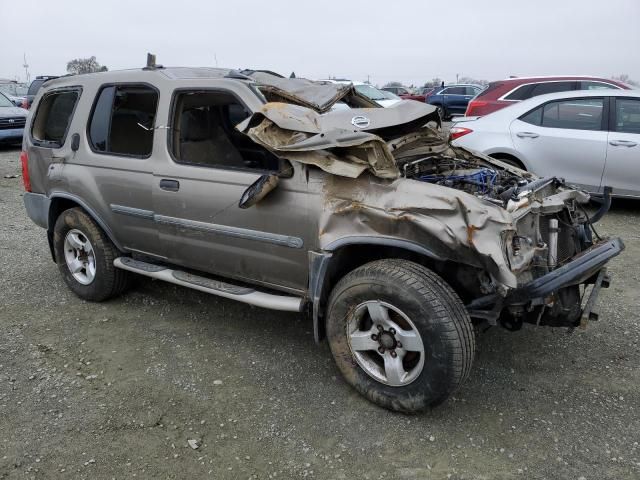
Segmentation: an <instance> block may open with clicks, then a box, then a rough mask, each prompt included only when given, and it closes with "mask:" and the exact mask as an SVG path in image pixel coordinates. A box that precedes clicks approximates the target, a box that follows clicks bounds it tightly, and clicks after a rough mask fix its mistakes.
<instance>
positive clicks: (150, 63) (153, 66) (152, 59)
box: [143, 53, 164, 70]
mask: <svg viewBox="0 0 640 480" xmlns="http://www.w3.org/2000/svg"><path fill="white" fill-rule="evenodd" d="M160 68H164V67H163V66H162V65H158V64H157V63H156V56H155V54H153V53H147V66H146V67H144V68H143V70H158V69H160Z"/></svg>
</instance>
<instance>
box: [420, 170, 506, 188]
mask: <svg viewBox="0 0 640 480" xmlns="http://www.w3.org/2000/svg"><path fill="white" fill-rule="evenodd" d="M418 179H419V180H422V181H423V182H428V183H437V184H441V185H445V186H453V185H455V184H456V183H464V184H467V185H474V186H476V187H478V190H479V192H480V193H489V192H490V191H491V189H492V188H493V185H494V184H495V182H496V180H497V179H498V172H496V171H495V170H491V169H490V168H481V169H479V170H477V171H475V172H474V173H471V174H467V175H423V176H422V177H418Z"/></svg>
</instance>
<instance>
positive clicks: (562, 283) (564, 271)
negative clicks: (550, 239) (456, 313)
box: [466, 238, 624, 316]
mask: <svg viewBox="0 0 640 480" xmlns="http://www.w3.org/2000/svg"><path fill="white" fill-rule="evenodd" d="M623 250H624V243H623V242H622V239H620V238H613V239H608V240H603V241H601V242H599V243H597V244H595V245H593V246H591V247H590V248H588V249H587V250H584V251H582V252H580V253H579V254H577V255H576V256H575V257H573V259H572V260H571V261H570V262H569V263H566V264H564V265H563V266H561V267H559V268H557V269H555V270H553V271H551V272H549V273H547V274H546V275H543V276H541V277H539V278H536V279H535V280H532V281H531V282H529V283H527V284H525V285H522V286H520V287H518V288H515V289H513V290H511V291H510V292H509V293H508V294H507V295H506V297H500V296H499V295H498V294H490V295H485V296H484V297H480V298H477V299H475V300H473V301H472V302H471V303H469V304H468V305H467V306H466V307H467V310H468V311H469V312H470V314H471V316H474V314H473V313H474V312H477V311H478V310H481V309H484V308H487V307H492V306H495V305H496V304H500V305H501V306H502V307H504V306H508V305H522V304H524V303H527V302H529V301H531V300H535V299H539V298H545V297H547V296H548V295H550V294H552V293H554V292H557V291H558V290H561V289H563V288H566V287H569V286H571V285H580V284H582V283H594V282H595V279H596V276H597V274H598V273H599V272H600V270H602V269H603V268H604V266H605V265H606V264H607V262H609V260H611V259H612V258H613V257H615V256H617V255H619V254H620V253H621V252H622V251H623ZM591 279H593V281H590V280H591ZM478 313H479V312H478ZM481 316H484V315H481Z"/></svg>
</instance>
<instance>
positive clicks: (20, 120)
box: [0, 93, 29, 145]
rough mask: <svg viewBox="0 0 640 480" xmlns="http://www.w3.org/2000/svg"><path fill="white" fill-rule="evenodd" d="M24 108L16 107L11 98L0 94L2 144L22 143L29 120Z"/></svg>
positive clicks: (0, 138)
mask: <svg viewBox="0 0 640 480" xmlns="http://www.w3.org/2000/svg"><path fill="white" fill-rule="evenodd" d="M28 113H29V112H27V111H26V110H25V109H24V108H20V107H16V106H15V105H14V103H13V102H12V101H11V100H9V98H8V97H7V96H6V95H4V94H2V93H0V144H1V145H11V144H16V143H21V142H22V134H23V133H24V125H25V122H26V119H27V114H28Z"/></svg>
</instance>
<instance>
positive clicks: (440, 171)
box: [400, 155, 529, 207]
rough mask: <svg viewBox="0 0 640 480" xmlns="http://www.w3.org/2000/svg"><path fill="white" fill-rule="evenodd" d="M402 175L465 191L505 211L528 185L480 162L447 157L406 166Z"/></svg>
mask: <svg viewBox="0 0 640 480" xmlns="http://www.w3.org/2000/svg"><path fill="white" fill-rule="evenodd" d="M400 171H401V172H402V176H403V177H405V178H412V179H415V180H420V181H422V182H427V183H435V184H437V185H441V186H444V187H450V188H455V189H457V190H462V191H464V192H467V193H471V194H473V195H476V196H479V197H481V198H484V199H485V200H489V201H491V202H493V203H496V204H498V205H501V206H503V207H506V205H507V202H508V201H509V200H511V199H515V198H516V194H517V192H518V189H519V188H521V187H524V186H525V185H527V184H528V183H529V182H528V181H527V180H525V179H524V178H522V177H518V176H517V175H515V174H513V173H511V172H509V171H507V170H502V169H498V168H495V167H490V166H484V165H480V164H479V163H478V161H477V159H474V160H466V159H460V158H454V157H449V156H444V155H438V156H428V157H424V158H420V159H418V160H412V161H409V162H405V163H403V164H402V165H400Z"/></svg>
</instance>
